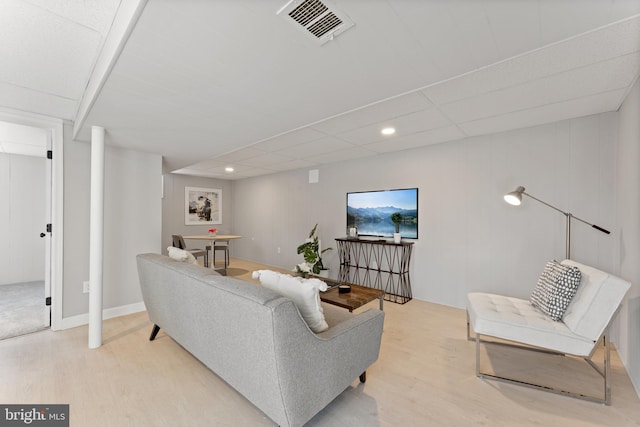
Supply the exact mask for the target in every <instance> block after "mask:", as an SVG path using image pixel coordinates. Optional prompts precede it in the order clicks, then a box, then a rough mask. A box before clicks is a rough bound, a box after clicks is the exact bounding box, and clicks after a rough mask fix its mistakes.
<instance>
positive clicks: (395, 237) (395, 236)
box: [393, 233, 402, 243]
mask: <svg viewBox="0 0 640 427" xmlns="http://www.w3.org/2000/svg"><path fill="white" fill-rule="evenodd" d="M401 241H402V237H401V235H400V233H393V243H400V242H401Z"/></svg>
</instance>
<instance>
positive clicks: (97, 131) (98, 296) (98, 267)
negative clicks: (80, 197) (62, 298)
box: [89, 126, 104, 348]
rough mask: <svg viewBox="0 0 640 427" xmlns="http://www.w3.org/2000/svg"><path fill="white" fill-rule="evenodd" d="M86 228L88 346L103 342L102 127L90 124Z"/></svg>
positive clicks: (93, 346)
mask: <svg viewBox="0 0 640 427" xmlns="http://www.w3.org/2000/svg"><path fill="white" fill-rule="evenodd" d="M90 218H91V219H90V229H89V348H98V347H100V346H101V345H102V259H103V258H102V256H103V254H102V252H103V240H104V128H102V127H99V126H92V127H91V208H90Z"/></svg>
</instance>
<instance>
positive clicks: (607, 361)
mask: <svg viewBox="0 0 640 427" xmlns="http://www.w3.org/2000/svg"><path fill="white" fill-rule="evenodd" d="M608 332H609V331H608V329H607V330H606V331H605V333H604V335H603V338H602V340H603V345H604V361H603V365H604V367H603V369H600V367H599V366H598V365H596V364H595V363H594V362H593V361H592V360H591V359H590V358H588V357H584V358H583V359H584V360H585V361H586V362H587V363H588V364H589V365H590V366H591V367H592V368H593V369H595V370H596V371H597V372H598V373H599V374H600V376H602V377H603V380H604V397H603V398H598V397H593V396H587V395H584V394H581V393H577V392H571V391H567V390H561V389H556V388H553V387H549V386H544V385H541V384H535V383H529V382H526V381H521V380H516V379H513V378H508V377H501V376H499V375H494V374H488V373H484V372H482V371H481V369H480V342H481V341H482V339H481V336H480V335H479V334H476V338H475V342H476V376H477V377H478V378H482V379H485V378H486V379H493V380H496V381H501V382H505V383H508V384H516V385H521V386H525V387H529V388H533V389H537V390H542V391H547V392H550V393H555V394H560V395H564V396H570V397H574V398H577V399H582V400H587V401H590V402H596V403H603V404H605V405H611V378H610V377H611V348H610V344H609V340H608ZM467 333H468V332H467ZM482 342H484V343H485V345H486V344H501V343H498V342H492V341H486V340H485V341H482ZM511 346H512V347H518V348H521V349H523V350H532V351H541V349H537V348H529V347H523V346H518V345H511ZM543 351H544V350H543ZM544 352H546V353H551V352H549V351H544ZM553 354H556V355H559V356H564V354H562V353H553Z"/></svg>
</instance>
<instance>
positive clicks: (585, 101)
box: [459, 89, 626, 136]
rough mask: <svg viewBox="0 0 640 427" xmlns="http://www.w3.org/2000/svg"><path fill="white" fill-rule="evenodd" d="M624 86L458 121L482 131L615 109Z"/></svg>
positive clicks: (473, 131) (465, 128)
mask: <svg viewBox="0 0 640 427" xmlns="http://www.w3.org/2000/svg"><path fill="white" fill-rule="evenodd" d="M625 94H626V89H621V90H616V91H612V92H606V93H600V94H596V95H592V96H588V97H584V98H578V99H572V100H569V101H565V102H559V103H557V104H550V105H543V106H540V107H537V108H532V109H529V110H523V111H516V112H513V113H508V114H503V115H500V116H495V117H489V118H486V119H480V120H474V121H471V122H467V123H462V124H460V125H459V126H460V128H461V129H462V130H463V131H464V132H465V133H467V134H468V135H470V136H474V135H486V134H490V133H497V132H504V131H507V130H513V129H519V128H526V127H530V126H536V125H540V124H545V123H551V122H556V121H561V120H566V119H570V118H574V117H581V116H588V115H591V114H598V113H604V112H608V111H615V110H617V109H618V107H619V106H620V103H621V102H622V100H623V99H624V96H625Z"/></svg>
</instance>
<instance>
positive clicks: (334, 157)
mask: <svg viewBox="0 0 640 427" xmlns="http://www.w3.org/2000/svg"><path fill="white" fill-rule="evenodd" d="M376 154H378V153H377V152H376V151H372V150H368V149H366V148H363V147H352V148H347V149H344V150H336V151H332V152H330V153H325V154H319V155H317V156H313V160H314V161H316V162H318V163H335V162H342V161H345V160H353V159H361V158H364V157H369V156H375V155H376Z"/></svg>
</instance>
